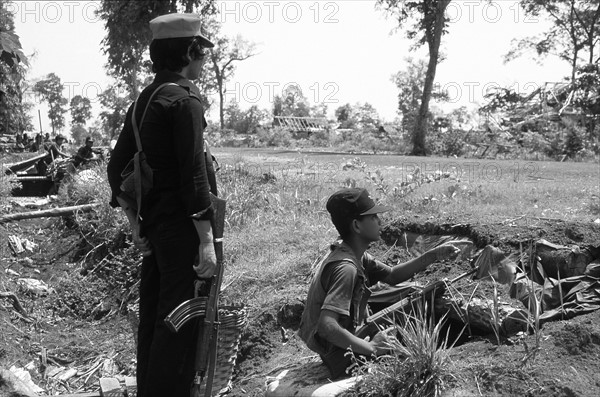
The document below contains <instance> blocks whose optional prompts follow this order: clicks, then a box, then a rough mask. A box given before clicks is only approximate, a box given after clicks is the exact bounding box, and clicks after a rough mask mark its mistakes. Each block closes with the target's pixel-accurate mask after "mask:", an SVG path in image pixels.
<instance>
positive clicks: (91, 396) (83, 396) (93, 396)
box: [40, 391, 102, 397]
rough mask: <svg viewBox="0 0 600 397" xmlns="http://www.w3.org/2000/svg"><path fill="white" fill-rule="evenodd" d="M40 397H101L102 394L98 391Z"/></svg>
mask: <svg viewBox="0 0 600 397" xmlns="http://www.w3.org/2000/svg"><path fill="white" fill-rule="evenodd" d="M40 397H102V394H100V392H99V391H96V392H90V393H75V394H60V395H58V396H56V395H54V396H50V395H43V396H40Z"/></svg>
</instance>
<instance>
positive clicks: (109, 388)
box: [100, 378, 124, 397]
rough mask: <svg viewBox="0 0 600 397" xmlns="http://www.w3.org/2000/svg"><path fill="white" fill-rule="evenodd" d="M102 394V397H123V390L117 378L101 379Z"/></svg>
mask: <svg viewBox="0 0 600 397" xmlns="http://www.w3.org/2000/svg"><path fill="white" fill-rule="evenodd" d="M100 393H101V396H102V397H123V396H124V393H123V388H122V387H121V383H120V382H119V381H118V380H117V379H116V378H100Z"/></svg>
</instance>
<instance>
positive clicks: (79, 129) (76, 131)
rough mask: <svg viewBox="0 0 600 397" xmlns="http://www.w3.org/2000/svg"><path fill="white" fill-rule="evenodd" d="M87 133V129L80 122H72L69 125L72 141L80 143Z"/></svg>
mask: <svg viewBox="0 0 600 397" xmlns="http://www.w3.org/2000/svg"><path fill="white" fill-rule="evenodd" d="M87 135H88V130H87V129H86V128H85V127H84V126H83V125H81V124H73V125H72V126H71V138H73V142H75V143H81V142H83V141H85V137H86V136H87Z"/></svg>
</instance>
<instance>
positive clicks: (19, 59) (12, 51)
mask: <svg viewBox="0 0 600 397" xmlns="http://www.w3.org/2000/svg"><path fill="white" fill-rule="evenodd" d="M7 4H8V1H6V0H0V65H5V66H6V67H7V68H9V69H10V68H13V67H14V66H17V65H18V64H25V65H26V64H27V57H26V56H25V54H23V51H21V50H22V47H21V42H20V41H19V36H17V34H16V33H15V24H14V21H13V16H12V14H11V13H10V12H9V11H8V9H7V8H6V5H7Z"/></svg>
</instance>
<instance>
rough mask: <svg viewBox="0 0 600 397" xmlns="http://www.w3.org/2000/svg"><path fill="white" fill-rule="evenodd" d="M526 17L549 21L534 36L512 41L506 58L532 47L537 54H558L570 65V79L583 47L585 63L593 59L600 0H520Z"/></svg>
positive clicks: (518, 54)
mask: <svg viewBox="0 0 600 397" xmlns="http://www.w3.org/2000/svg"><path fill="white" fill-rule="evenodd" d="M520 6H521V8H522V9H523V10H524V12H525V15H526V18H536V19H537V18H539V17H541V16H543V17H546V18H548V19H550V20H551V21H552V26H551V27H550V28H549V30H548V31H546V32H544V33H542V34H541V35H540V36H537V37H527V38H525V39H522V40H520V41H518V42H517V41H516V40H514V41H513V48H512V49H511V50H510V51H509V53H508V54H507V55H506V56H505V60H506V61H507V62H508V61H510V60H512V59H515V58H517V57H519V56H521V55H522V54H524V53H526V52H527V51H528V50H529V49H534V50H535V54H536V55H537V56H538V57H544V56H547V55H549V54H553V55H556V56H558V57H559V58H560V59H562V60H565V61H567V62H569V64H570V65H571V80H572V81H573V80H574V79H575V73H576V70H577V64H578V62H579V60H580V59H581V58H580V57H581V53H582V52H584V53H585V51H587V55H588V59H589V60H588V63H594V46H595V45H596V44H595V43H596V41H597V36H598V34H599V33H600V30H599V29H598V21H599V20H600V3H598V2H597V1H586V0H534V1H531V0H521V2H520Z"/></svg>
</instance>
